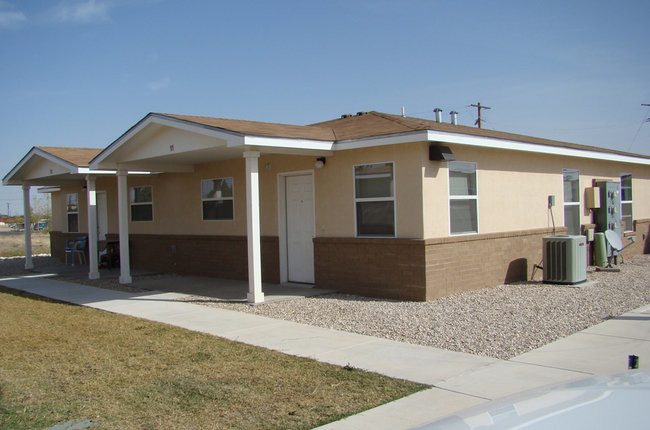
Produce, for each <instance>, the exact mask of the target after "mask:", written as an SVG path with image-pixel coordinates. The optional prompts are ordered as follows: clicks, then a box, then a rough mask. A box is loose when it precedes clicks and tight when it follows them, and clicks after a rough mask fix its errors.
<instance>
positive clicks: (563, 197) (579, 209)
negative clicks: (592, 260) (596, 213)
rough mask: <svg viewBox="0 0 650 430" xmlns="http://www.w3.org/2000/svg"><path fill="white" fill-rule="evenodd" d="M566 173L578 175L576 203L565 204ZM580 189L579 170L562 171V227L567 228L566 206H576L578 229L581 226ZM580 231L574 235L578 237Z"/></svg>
mask: <svg viewBox="0 0 650 430" xmlns="http://www.w3.org/2000/svg"><path fill="white" fill-rule="evenodd" d="M568 172H577V173H578V201H577V202H567V200H566V196H565V195H564V174H565V173H568ZM581 190H582V188H580V170H579V169H562V201H563V203H564V204H563V206H562V216H563V218H564V226H565V227H567V228H568V226H567V222H566V207H567V206H578V223H577V225H578V228H579V229H580V228H581V226H582V222H581V209H582V208H581V205H580V203H581V199H580V194H581V193H580V191H581ZM581 233H582V231H578V232H577V233H576V235H580V234H581ZM567 234H571V233H570V232H569V231H567Z"/></svg>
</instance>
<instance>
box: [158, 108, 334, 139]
mask: <svg viewBox="0 0 650 430" xmlns="http://www.w3.org/2000/svg"><path fill="white" fill-rule="evenodd" d="M156 115H162V116H167V117H172V118H176V119H180V120H183V121H189V122H193V123H196V124H203V125H207V126H210V127H216V128H221V129H224V130H230V131H235V132H237V133H242V134H248V135H253V136H268V137H288V138H294V139H315V140H334V134H333V133H332V130H331V129H329V128H327V127H311V126H305V125H291V124H278V123H273V122H259V121H245V120H240V119H225V118H212V117H207V116H192V115H175V114H167V113H161V114H156Z"/></svg>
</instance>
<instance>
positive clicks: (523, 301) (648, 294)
mask: <svg viewBox="0 0 650 430" xmlns="http://www.w3.org/2000/svg"><path fill="white" fill-rule="evenodd" d="M620 267H621V271H620V272H618V273H611V272H596V271H593V270H592V269H593V268H590V270H589V273H588V280H589V281H595V284H593V285H588V286H584V287H581V288H576V287H570V286H560V285H547V284H543V283H541V282H525V283H519V284H510V285H502V286H498V287H494V288H485V289H482V290H478V291H469V292H464V293H460V294H455V295H452V296H448V297H444V298H441V299H438V300H434V301H431V302H404V301H390V300H381V299H371V298H364V297H358V296H353V295H345V294H330V295H326V296H318V297H311V298H304V299H297V300H290V301H285V302H276V303H269V304H264V305H261V306H250V305H247V304H238V303H219V302H215V301H214V299H210V298H208V297H205V298H200V300H199V301H198V302H199V303H201V304H204V305H207V306H215V307H219V308H224V309H231V310H236V311H241V312H249V313H253V314H257V315H263V316H267V317H271V318H278V319H284V320H289V321H296V322H299V323H304V324H311V325H315V326H320V327H328V328H333V329H337V330H345V331H350V332H354V333H360V334H366V335H371V336H378V337H384V338H388V339H393V340H397V341H402V342H409V343H414V344H419V345H427V346H435V347H438V348H444V349H448V350H453V351H460V352H466V353H470V354H478V355H485V356H489V357H495V358H500V359H508V358H512V357H514V356H517V355H519V354H522V353H524V352H527V351H530V350H532V349H536V348H539V347H541V346H543V345H545V344H547V343H549V342H552V341H554V340H556V339H560V338H562V337H565V336H568V335H570V334H572V333H575V332H577V331H580V330H583V329H585V328H587V327H590V326H592V325H595V324H598V323H600V322H602V321H604V320H606V319H608V318H611V317H614V316H617V315H620V314H622V313H625V312H627V311H630V310H632V309H635V308H637V307H640V306H643V305H645V304H647V303H650V255H640V256H636V257H633V258H630V259H628V260H627V261H626V264H622V265H621V266H620ZM181 300H183V299H181ZM184 300H192V301H194V302H197V298H196V297H192V298H187V299H184Z"/></svg>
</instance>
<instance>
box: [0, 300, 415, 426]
mask: <svg viewBox="0 0 650 430" xmlns="http://www.w3.org/2000/svg"><path fill="white" fill-rule="evenodd" d="M424 388H426V387H425V386H423V385H419V384H415V383H411V382H406V381H401V380H395V379H391V378H388V377H385V376H381V375H377V374H373V373H367V372H363V371H360V370H356V369H346V368H341V367H337V366H332V365H328V364H323V363H318V362H316V361H313V360H308V359H303V358H297V357H292V356H288V355H284V354H281V353H278V352H274V351H269V350H266V349H263V348H257V347H251V346H247V345H244V344H241V343H237V342H232V341H228V340H224V339H220V338H217V337H213V336H209V335H206V334H201V333H195V332H191V331H188V330H185V329H181V328H177V327H172V326H168V325H164V324H159V323H154V322H149V321H145V320H140V319H137V318H132V317H127V316H122V315H115V314H111V313H108V312H102V311H98V310H95V309H89V308H84V307H79V306H74V305H68V304H63V303H56V302H52V301H49V300H45V299H40V298H36V297H33V296H27V295H25V294H22V293H17V292H13V291H11V290H8V289H5V288H2V287H0V428H10V429H19V428H29V429H33V428H46V427H48V426H52V425H55V424H58V423H63V422H68V421H72V420H78V419H83V420H92V421H94V422H97V423H98V425H97V427H94V428H152V429H153V428H155V429H157V428H195V429H197V428H251V429H260V428H312V427H314V426H317V425H321V424H325V423H327V422H331V421H335V420H338V419H340V418H342V417H345V416H347V415H351V414H355V413H358V412H361V411H363V410H366V409H369V408H372V407H374V406H377V405H380V404H382V403H386V402H389V401H391V400H394V399H397V398H400V397H403V396H406V395H408V394H411V393H414V392H416V391H419V390H421V389H424Z"/></svg>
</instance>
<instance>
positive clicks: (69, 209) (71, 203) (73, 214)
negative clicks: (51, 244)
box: [65, 193, 79, 233]
mask: <svg viewBox="0 0 650 430" xmlns="http://www.w3.org/2000/svg"><path fill="white" fill-rule="evenodd" d="M65 211H66V214H67V217H68V232H69V233H78V232H79V197H78V195H77V193H74V194H66V195H65Z"/></svg>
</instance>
